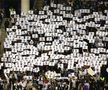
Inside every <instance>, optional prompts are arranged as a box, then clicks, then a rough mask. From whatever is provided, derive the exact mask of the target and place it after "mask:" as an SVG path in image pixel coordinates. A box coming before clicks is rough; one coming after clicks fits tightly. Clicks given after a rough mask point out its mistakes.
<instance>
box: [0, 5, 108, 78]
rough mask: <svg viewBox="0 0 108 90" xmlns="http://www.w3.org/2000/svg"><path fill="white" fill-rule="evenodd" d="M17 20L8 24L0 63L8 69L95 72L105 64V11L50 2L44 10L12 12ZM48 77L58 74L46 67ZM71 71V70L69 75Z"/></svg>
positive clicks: (107, 39) (107, 15)
mask: <svg viewBox="0 0 108 90" xmlns="http://www.w3.org/2000/svg"><path fill="white" fill-rule="evenodd" d="M12 16H14V18H16V23H15V25H13V26H12V27H11V28H7V34H8V35H7V38H6V39H5V42H4V48H5V53H4V54H3V57H2V58H1V61H2V63H1V64H0V66H1V67H2V66H3V63H4V66H5V67H6V68H5V69H4V72H5V73H9V72H10V71H21V72H25V71H31V72H39V71H40V70H41V68H40V67H43V66H51V67H53V66H55V65H56V66H57V68H61V69H63V68H64V67H65V66H64V63H65V64H66V65H67V70H70V69H72V70H74V69H76V68H81V67H83V66H85V65H86V66H89V67H94V70H93V71H94V74H96V73H99V72H100V69H101V66H102V65H106V64H107V60H106V59H107V58H108V11H107V10H105V11H103V12H94V11H92V10H90V9H78V10H75V12H72V8H71V7H70V6H63V5H61V4H51V7H49V6H44V8H43V10H41V11H38V12H34V11H32V10H30V11H28V13H27V14H25V13H21V15H16V14H15V13H13V14H12ZM52 73H53V74H52ZM46 75H47V76H48V77H49V78H51V77H52V78H54V77H55V76H58V75H61V74H60V73H57V72H56V71H53V72H50V71H46ZM71 75H73V74H70V75H69V76H71Z"/></svg>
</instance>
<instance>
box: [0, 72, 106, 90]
mask: <svg viewBox="0 0 108 90" xmlns="http://www.w3.org/2000/svg"><path fill="white" fill-rule="evenodd" d="M62 76H65V74H62ZM0 90H108V82H107V80H106V79H105V78H104V77H100V76H99V74H97V75H94V76H90V75H89V74H85V75H80V74H79V73H76V72H75V73H74V75H73V76H72V77H70V78H67V77H56V78H47V76H46V75H45V74H44V70H42V72H39V73H33V72H25V73H24V72H14V71H12V72H10V73H9V74H5V75H4V79H3V78H0Z"/></svg>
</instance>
